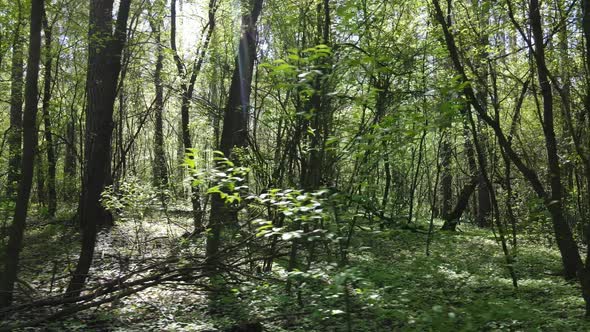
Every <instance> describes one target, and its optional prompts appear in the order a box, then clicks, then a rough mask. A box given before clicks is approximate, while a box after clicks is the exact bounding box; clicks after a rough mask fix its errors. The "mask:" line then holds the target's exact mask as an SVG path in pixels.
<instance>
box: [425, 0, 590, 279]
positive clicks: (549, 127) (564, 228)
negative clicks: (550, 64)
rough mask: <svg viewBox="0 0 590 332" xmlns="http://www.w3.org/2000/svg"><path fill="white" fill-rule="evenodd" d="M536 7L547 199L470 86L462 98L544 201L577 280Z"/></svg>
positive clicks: (455, 57) (452, 47)
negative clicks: (548, 189)
mask: <svg viewBox="0 0 590 332" xmlns="http://www.w3.org/2000/svg"><path fill="white" fill-rule="evenodd" d="M433 4H434V7H435V16H436V19H437V21H438V22H439V23H440V24H441V26H442V28H443V33H444V37H445V42H446V44H447V48H448V50H449V53H450V55H451V60H452V61H453V66H454V67H455V70H456V71H457V72H458V73H459V74H460V75H461V78H462V80H463V81H464V82H467V81H468V78H467V75H466V73H465V70H464V68H463V65H462V63H461V60H460V59H461V58H460V56H459V52H458V50H457V46H456V44H455V40H454V36H453V35H452V33H451V32H450V30H449V28H448V26H447V25H446V23H445V20H444V16H443V14H442V9H441V7H440V3H439V1H438V0H433ZM538 7H539V6H538V1H536V0H532V1H531V7H530V8H531V26H532V27H533V35H534V36H535V40H537V41H540V42H539V44H540V45H541V47H538V48H536V50H535V57H536V59H537V66H538V67H539V68H538V71H539V73H540V74H542V78H541V77H539V83H540V84H541V85H542V92H543V94H544V96H546V97H547V98H544V101H543V103H544V113H545V114H544V126H543V131H544V134H545V143H546V148H547V154H548V168H549V172H550V183H551V184H550V187H551V189H552V192H551V194H549V195H548V194H547V193H546V191H545V188H544V186H543V184H542V182H541V181H540V179H539V176H538V174H537V172H536V171H535V170H533V169H532V168H530V167H528V166H527V165H526V164H525V163H524V162H523V160H522V159H521V158H520V156H519V155H518V154H517V153H516V151H515V150H514V149H513V147H512V145H511V144H510V143H509V141H508V139H507V138H506V136H505V135H504V132H503V130H502V128H501V127H500V124H499V123H498V121H497V120H495V119H493V118H491V117H490V116H489V115H488V114H487V113H486V112H485V111H484V109H483V108H482V107H481V105H480V104H479V103H478V101H477V98H476V97H475V93H474V91H473V88H472V87H471V86H469V85H466V86H465V87H464V88H463V93H464V94H465V96H466V97H467V99H468V100H469V102H470V103H471V105H472V106H473V107H474V108H475V110H476V111H477V113H478V115H479V116H480V117H481V119H482V120H484V121H485V122H486V123H487V124H488V125H489V126H490V127H491V128H492V129H493V130H494V133H495V134H496V137H497V139H498V142H499V143H500V145H501V146H502V148H504V149H505V151H506V153H507V154H508V156H509V157H510V159H511V160H512V162H513V163H514V165H515V166H516V167H517V168H518V170H519V171H520V172H521V173H522V174H523V176H524V177H525V178H526V179H527V181H528V182H529V183H530V184H531V186H532V188H533V190H534V191H535V193H536V194H537V195H538V196H539V197H540V198H541V199H543V200H544V202H545V206H546V208H547V210H548V211H549V213H550V214H551V219H552V224H553V230H554V233H555V237H556V242H557V246H558V248H559V251H560V254H561V259H562V264H563V267H564V270H565V277H566V278H567V279H573V278H575V277H576V273H577V271H578V267H580V266H581V264H582V260H581V257H580V253H579V252H578V249H577V245H576V243H575V241H574V238H573V234H572V232H571V229H570V228H569V226H568V224H567V223H566V222H565V220H564V218H563V210H562V203H561V183H560V181H561V179H560V176H559V174H560V172H559V159H558V155H557V149H556V148H557V147H556V141H555V132H554V130H553V102H552V95H551V86H550V84H549V81H548V80H547V68H546V65H545V62H544V50H543V47H542V45H543V42H542V40H543V31H542V27H541V22H540V21H541V19H540V13H539V8H538ZM540 76H541V75H540Z"/></svg>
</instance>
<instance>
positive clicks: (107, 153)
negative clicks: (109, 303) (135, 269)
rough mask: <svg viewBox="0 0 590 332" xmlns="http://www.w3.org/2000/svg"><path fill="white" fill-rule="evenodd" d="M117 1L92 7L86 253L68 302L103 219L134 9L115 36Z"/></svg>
mask: <svg viewBox="0 0 590 332" xmlns="http://www.w3.org/2000/svg"><path fill="white" fill-rule="evenodd" d="M113 1H114V0H92V1H91V3H90V21H89V26H90V29H89V32H88V37H89V45H88V48H89V51H88V73H87V75H88V76H87V81H86V90H87V109H86V138H85V151H84V162H85V166H84V181H83V189H82V197H81V199H80V206H79V208H78V210H79V212H80V220H81V223H82V248H81V251H80V257H79V259H78V264H77V266H76V270H75V271H74V274H73V276H72V279H71V280H70V283H69V285H68V288H67V292H66V297H76V296H78V295H79V294H80V292H81V290H82V288H83V287H84V284H85V282H86V278H87V276H88V271H89V270H90V266H91V264H92V258H93V254H94V246H95V244H96V236H97V233H98V228H99V227H100V226H101V223H102V222H103V216H104V209H103V208H102V206H101V204H100V197H101V193H102V191H103V189H104V185H105V182H106V181H107V180H108V176H109V174H108V173H110V170H109V165H110V163H111V135H112V131H113V109H114V103H115V99H116V96H117V94H116V90H117V81H118V77H119V73H120V71H121V54H122V51H123V46H124V44H125V41H126V36H127V33H126V31H127V18H128V17H129V7H130V5H131V0H122V1H121V3H120V6H119V13H118V15H117V22H116V28H115V32H114V35H113V32H112V11H113Z"/></svg>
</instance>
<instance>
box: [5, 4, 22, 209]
mask: <svg viewBox="0 0 590 332" xmlns="http://www.w3.org/2000/svg"><path fill="white" fill-rule="evenodd" d="M17 3H18V17H17V19H16V24H15V25H16V27H15V31H14V40H13V42H12V70H11V72H10V82H11V85H10V131H9V133H8V153H9V158H8V177H7V181H6V182H7V184H8V185H7V188H6V192H7V196H8V197H10V198H11V199H14V195H15V193H16V190H17V186H18V184H17V183H18V180H19V178H20V177H19V169H20V166H21V154H22V150H21V149H22V126H23V74H24V67H23V57H24V55H23V43H24V42H23V41H22V38H23V36H22V31H21V28H22V26H23V22H22V21H23V8H22V5H21V2H20V1H18V2H17Z"/></svg>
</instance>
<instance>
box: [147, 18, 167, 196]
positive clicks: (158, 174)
mask: <svg viewBox="0 0 590 332" xmlns="http://www.w3.org/2000/svg"><path fill="white" fill-rule="evenodd" d="M150 25H151V28H152V32H153V33H154V34H155V39H156V70H155V72H154V86H155V88H156V101H155V103H154V108H155V109H154V115H155V127H154V171H153V173H154V174H153V175H154V185H156V187H158V188H162V189H163V188H165V187H166V186H167V185H168V170H167V168H166V152H165V150H164V120H163V113H164V86H163V84H162V68H163V67H164V53H163V46H162V40H161V35H162V33H161V31H160V28H161V26H162V24H161V20H160V19H157V21H154V20H150Z"/></svg>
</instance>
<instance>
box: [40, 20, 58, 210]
mask: <svg viewBox="0 0 590 332" xmlns="http://www.w3.org/2000/svg"><path fill="white" fill-rule="evenodd" d="M52 28H53V26H50V25H49V23H48V19H47V14H46V13H45V12H44V13H43V31H44V33H45V73H44V79H43V81H44V83H43V84H44V86H43V104H42V110H43V126H44V127H45V131H44V133H45V144H46V145H47V146H46V153H47V176H46V178H45V180H46V181H47V214H48V216H49V217H50V218H51V217H54V216H55V212H56V210H57V192H56V190H55V176H56V165H57V159H56V156H55V146H54V144H53V133H52V130H53V126H52V124H51V114H50V111H49V106H50V101H51V84H52V81H53V77H52V72H51V71H52V68H53V55H52V54H51V41H52V30H53V29H52Z"/></svg>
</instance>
